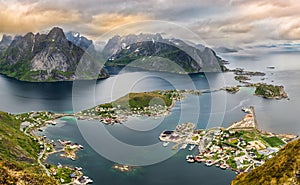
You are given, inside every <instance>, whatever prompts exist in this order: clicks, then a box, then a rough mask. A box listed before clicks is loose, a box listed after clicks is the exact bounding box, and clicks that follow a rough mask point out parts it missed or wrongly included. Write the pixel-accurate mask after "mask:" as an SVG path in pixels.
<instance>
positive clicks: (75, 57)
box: [0, 27, 108, 82]
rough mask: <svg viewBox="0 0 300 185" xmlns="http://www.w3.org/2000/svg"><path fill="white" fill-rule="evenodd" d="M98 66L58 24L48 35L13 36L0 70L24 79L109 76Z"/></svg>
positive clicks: (42, 80) (59, 79) (62, 79)
mask: <svg viewBox="0 0 300 185" xmlns="http://www.w3.org/2000/svg"><path fill="white" fill-rule="evenodd" d="M79 64H80V67H79V68H77V66H78V65H79ZM100 67H101V64H100V63H98V62H96V60H94V58H93V57H92V56H91V55H89V54H88V53H87V52H85V51H84V50H83V49H82V48H80V47H78V46H76V45H75V44H73V43H72V42H70V41H68V40H67V38H66V36H65V34H64V32H63V30H62V29H61V28H58V27H54V28H53V29H52V30H51V31H50V32H49V33H48V34H39V33H37V34H33V33H27V34H26V35H24V36H19V37H15V39H14V40H13V41H12V43H11V44H10V45H9V47H8V48H7V49H6V51H5V54H4V56H2V58H1V59H0V73H2V74H5V75H7V76H10V77H14V78H16V79H19V80H23V81H37V82H48V81H67V80H75V79H95V78H106V77H108V74H107V72H106V71H105V70H103V69H101V70H100V72H99V71H98V70H97V69H100ZM77 69H79V70H77ZM76 70H77V71H76Z"/></svg>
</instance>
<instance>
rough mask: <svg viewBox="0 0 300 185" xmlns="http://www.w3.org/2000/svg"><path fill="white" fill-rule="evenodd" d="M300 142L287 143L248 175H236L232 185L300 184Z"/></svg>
mask: <svg viewBox="0 0 300 185" xmlns="http://www.w3.org/2000/svg"><path fill="white" fill-rule="evenodd" d="M299 170H300V140H299V139H298V140H295V141H292V142H290V143H288V144H287V145H286V146H285V147H284V148H282V149H281V150H280V151H279V152H278V154H277V155H276V156H275V157H273V158H272V159H270V160H269V161H267V162H266V163H265V164H263V165H262V166H260V167H258V168H256V169H254V170H252V171H251V172H249V173H244V174H240V175H238V176H237V177H236V178H235V179H234V180H233V181H232V182H231V184H232V185H249V184H261V185H268V184H300V179H299V178H297V177H296V173H299Z"/></svg>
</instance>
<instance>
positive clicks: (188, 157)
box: [186, 155, 195, 163]
mask: <svg viewBox="0 0 300 185" xmlns="http://www.w3.org/2000/svg"><path fill="white" fill-rule="evenodd" d="M186 161H187V162H188V163H194V162H195V158H194V156H192V155H187V156H186Z"/></svg>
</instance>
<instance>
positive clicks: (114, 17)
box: [88, 13, 150, 35]
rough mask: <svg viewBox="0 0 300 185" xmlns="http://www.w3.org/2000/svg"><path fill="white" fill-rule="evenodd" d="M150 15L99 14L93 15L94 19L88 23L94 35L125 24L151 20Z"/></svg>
mask: <svg viewBox="0 0 300 185" xmlns="http://www.w3.org/2000/svg"><path fill="white" fill-rule="evenodd" d="M149 19H150V17H149V16H147V15H143V14H136V15H129V14H128V15H126V14H117V13H112V14H108V13H105V14H98V15H94V16H92V21H91V22H90V23H89V24H88V27H89V28H90V33H91V34H93V35H101V34H104V33H106V32H109V31H111V30H113V29H114V28H117V27H120V26H124V25H126V24H130V23H135V22H141V21H146V20H149Z"/></svg>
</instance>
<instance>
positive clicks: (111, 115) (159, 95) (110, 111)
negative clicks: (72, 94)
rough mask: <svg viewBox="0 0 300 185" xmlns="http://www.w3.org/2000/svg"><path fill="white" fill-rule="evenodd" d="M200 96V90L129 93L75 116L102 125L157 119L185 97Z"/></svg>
mask: <svg viewBox="0 0 300 185" xmlns="http://www.w3.org/2000/svg"><path fill="white" fill-rule="evenodd" d="M187 94H194V95H201V94H202V91H201V90H165V91H161V90H158V91H152V92H140V93H129V94H127V95H125V96H123V97H121V98H119V99H117V100H116V101H113V102H111V103H105V104H101V105H98V106H95V107H93V108H91V109H87V110H83V111H80V112H78V113H76V114H75V116H76V117H77V118H78V119H85V120H92V119H93V120H99V121H100V122H102V123H104V124H114V123H122V122H124V121H126V120H127V118H128V117H129V116H131V117H136V116H149V117H159V116H165V115H168V114H169V112H170V109H171V108H172V107H173V106H174V104H175V102H176V101H180V100H182V99H183V98H184V97H185V95H187Z"/></svg>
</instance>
